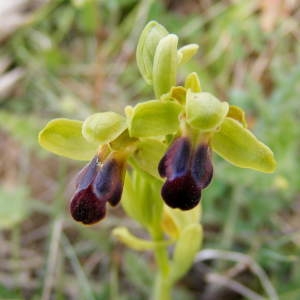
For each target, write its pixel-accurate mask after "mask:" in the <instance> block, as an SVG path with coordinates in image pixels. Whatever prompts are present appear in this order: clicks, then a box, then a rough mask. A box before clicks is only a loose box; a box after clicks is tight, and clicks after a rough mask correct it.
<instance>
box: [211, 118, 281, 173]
mask: <svg viewBox="0 0 300 300" xmlns="http://www.w3.org/2000/svg"><path fill="white" fill-rule="evenodd" d="M212 147H213V149H214V151H216V152H217V153H218V154H219V155H220V156H221V157H223V158H224V159H226V160H227V161H229V162H230V163H232V164H233V165H236V166H238V167H241V168H250V169H254V170H257V171H261V172H265V173H272V172H273V171H274V170H275V168H276V161H275V159H274V156H273V152H272V151H271V149H270V148H269V147H267V146H266V145H265V144H263V143H262V142H260V141H259V140H258V139H257V138H256V137H255V136H254V135H253V134H252V133H251V132H250V131H249V130H247V129H246V128H244V127H243V126H242V125H241V124H240V123H239V122H238V121H236V120H234V119H232V118H225V120H224V121H223V123H222V125H221V128H220V130H219V131H218V132H216V133H215V134H214V135H213V137H212Z"/></svg>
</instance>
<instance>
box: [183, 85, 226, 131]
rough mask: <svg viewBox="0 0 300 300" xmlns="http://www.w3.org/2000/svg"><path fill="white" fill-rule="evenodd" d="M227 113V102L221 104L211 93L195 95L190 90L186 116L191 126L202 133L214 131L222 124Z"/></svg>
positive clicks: (187, 98)
mask: <svg viewBox="0 0 300 300" xmlns="http://www.w3.org/2000/svg"><path fill="white" fill-rule="evenodd" d="M227 112H228V103H227V102H221V101H220V100H219V99H217V98H216V97H214V96H213V95H211V94H209V93H193V92H192V91H191V90H188V92H187V97H186V114H187V122H188V123H189V124H190V125H191V126H193V127H195V128H197V129H200V130H202V131H210V130H214V129H215V128H216V127H218V126H219V125H220V124H221V123H222V121H223V120H224V118H225V116H226V114H227Z"/></svg>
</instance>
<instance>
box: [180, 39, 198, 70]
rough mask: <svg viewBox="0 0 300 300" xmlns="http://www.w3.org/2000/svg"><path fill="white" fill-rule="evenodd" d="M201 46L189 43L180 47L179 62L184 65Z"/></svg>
mask: <svg viewBox="0 0 300 300" xmlns="http://www.w3.org/2000/svg"><path fill="white" fill-rule="evenodd" d="M198 49H199V46H198V45H197V44H189V45H185V46H183V47H181V48H180V49H178V52H177V53H178V57H179V61H178V64H180V65H182V64H185V63H187V62H188V61H189V60H190V59H191V58H192V57H193V56H194V55H195V54H196V53H197V51H198Z"/></svg>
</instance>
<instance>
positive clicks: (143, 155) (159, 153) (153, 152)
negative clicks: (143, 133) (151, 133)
mask: <svg viewBox="0 0 300 300" xmlns="http://www.w3.org/2000/svg"><path fill="white" fill-rule="evenodd" d="M166 148H167V147H166V145H165V144H163V143H162V142H160V141H157V140H154V139H145V140H142V141H141V142H140V143H139V144H138V146H137V149H136V151H135V152H134V154H133V155H132V157H131V159H132V160H133V163H134V164H135V165H137V166H139V168H141V169H142V170H143V171H145V172H147V173H149V174H150V175H152V176H154V177H157V178H159V179H161V177H160V176H159V174H158V170H157V166H158V164H159V161H160V160H161V158H162V157H163V155H164V153H165V152H166Z"/></svg>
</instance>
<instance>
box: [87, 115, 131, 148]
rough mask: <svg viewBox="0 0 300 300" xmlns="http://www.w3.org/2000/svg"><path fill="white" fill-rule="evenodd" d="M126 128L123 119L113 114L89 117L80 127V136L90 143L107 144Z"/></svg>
mask: <svg viewBox="0 0 300 300" xmlns="http://www.w3.org/2000/svg"><path fill="white" fill-rule="evenodd" d="M126 128H127V125H126V119H125V117H123V116H121V115H119V114H117V113H114V112H110V111H109V112H102V113H96V114H93V115H91V116H89V117H88V118H87V119H86V120H85V121H84V123H83V125H82V135H83V136H84V137H85V138H86V139H87V140H88V141H89V142H91V143H98V144H99V145H103V144H107V143H109V142H111V141H113V140H114V139H116V138H117V137H118V136H119V135H120V134H121V133H122V132H123V131H124V130H125V129H126Z"/></svg>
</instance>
